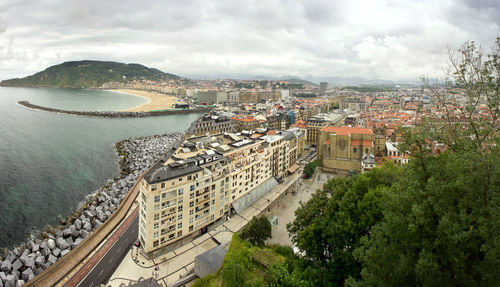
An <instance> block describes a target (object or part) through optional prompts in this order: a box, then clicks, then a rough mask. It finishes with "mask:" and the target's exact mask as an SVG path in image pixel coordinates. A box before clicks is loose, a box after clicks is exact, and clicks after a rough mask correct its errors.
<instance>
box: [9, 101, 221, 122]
mask: <svg viewBox="0 0 500 287" xmlns="http://www.w3.org/2000/svg"><path fill="white" fill-rule="evenodd" d="M17 103H18V104H20V105H22V106H25V107H27V108H30V109H35V110H42V111H47V112H52V113H60V114H68V115H77V116H87V117H106V118H142V117H154V116H168V115H179V114H192V113H207V112H210V111H211V110H212V108H202V109H187V110H164V111H152V112H118V111H71V110H61V109H54V108H49V107H43V106H39V105H35V104H32V103H30V102H28V101H19V102H17Z"/></svg>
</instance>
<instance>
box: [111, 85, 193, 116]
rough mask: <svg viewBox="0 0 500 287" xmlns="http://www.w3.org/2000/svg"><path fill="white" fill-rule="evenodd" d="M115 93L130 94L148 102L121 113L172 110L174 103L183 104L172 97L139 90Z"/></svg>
mask: <svg viewBox="0 0 500 287" xmlns="http://www.w3.org/2000/svg"><path fill="white" fill-rule="evenodd" d="M115 91H116V92H120V93H126V94H131V95H135V96H139V97H143V98H147V99H148V102H147V103H145V104H142V105H140V106H137V107H134V108H130V109H126V110H122V111H123V112H149V111H155V110H166V109H172V105H173V104H175V103H184V102H183V101H181V100H179V99H178V98H176V97H174V96H169V95H164V94H160V93H155V92H146V91H139V90H115Z"/></svg>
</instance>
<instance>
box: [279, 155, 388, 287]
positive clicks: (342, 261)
mask: <svg viewBox="0 0 500 287" xmlns="http://www.w3.org/2000/svg"><path fill="white" fill-rule="evenodd" d="M397 177H398V173H397V169H396V168H395V167H394V166H393V165H392V164H391V163H388V164H387V165H386V166H384V167H383V168H376V169H373V170H370V171H369V172H367V173H365V174H362V175H358V176H355V177H349V178H334V179H331V180H329V181H328V182H327V183H326V184H325V185H324V186H323V189H322V190H318V191H317V192H316V193H315V194H313V196H312V198H311V199H310V200H309V201H308V202H306V203H305V204H302V205H301V207H299V208H298V209H297V211H296V212H295V216H296V218H295V220H294V221H293V222H292V223H291V224H289V225H288V226H287V228H288V231H289V232H290V235H291V236H292V241H293V242H294V244H295V245H296V246H297V247H298V248H299V249H300V250H301V251H303V252H304V257H303V259H304V260H305V261H307V262H308V265H309V268H310V269H309V273H311V274H315V275H314V276H311V278H310V279H311V280H312V281H313V282H314V285H315V286H332V285H335V286H338V285H342V284H343V282H344V280H345V279H346V278H347V277H348V276H349V275H351V276H354V277H358V276H359V272H360V270H361V265H360V264H359V263H358V262H356V260H355V258H354V257H353V254H352V252H353V250H354V249H355V248H356V247H358V246H359V245H360V239H361V237H362V236H365V235H368V234H369V232H370V231H371V229H372V227H373V225H374V224H376V223H377V222H378V221H379V220H380V219H381V216H382V210H381V204H382V200H383V198H384V194H385V189H386V188H388V187H390V186H391V184H392V182H393V181H394V180H395V179H396V178H397ZM313 269H314V270H313Z"/></svg>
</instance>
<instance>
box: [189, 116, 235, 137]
mask: <svg viewBox="0 0 500 287" xmlns="http://www.w3.org/2000/svg"><path fill="white" fill-rule="evenodd" d="M233 131H234V125H233V122H231V120H230V119H229V118H227V117H223V116H218V115H211V114H206V115H203V116H201V117H200V118H198V119H197V120H196V121H194V122H193V123H192V124H191V126H190V127H189V129H188V130H187V132H186V133H187V134H188V135H191V136H193V135H194V136H200V135H205V134H207V133H209V134H220V133H228V132H233Z"/></svg>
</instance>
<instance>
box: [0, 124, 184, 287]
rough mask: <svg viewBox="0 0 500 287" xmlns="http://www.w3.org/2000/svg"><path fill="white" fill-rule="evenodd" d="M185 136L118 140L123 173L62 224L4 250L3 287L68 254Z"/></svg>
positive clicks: (0, 261) (1, 259)
mask: <svg viewBox="0 0 500 287" xmlns="http://www.w3.org/2000/svg"><path fill="white" fill-rule="evenodd" d="M182 138H183V134H182V133H174V134H168V135H162V136H151V137H142V138H132V139H127V140H123V141H120V142H118V143H117V144H116V145H115V148H116V151H117V153H118V154H119V156H120V167H121V176H120V177H119V178H114V179H109V180H108V181H107V182H106V184H105V185H104V186H103V187H101V188H100V189H99V190H97V191H95V192H94V193H92V194H90V195H88V196H87V198H86V199H85V200H84V201H82V202H81V203H80V204H79V206H78V208H77V210H76V211H75V212H74V213H73V214H71V215H69V216H67V217H66V218H64V219H62V220H61V225H59V226H47V227H45V229H44V230H43V231H42V232H40V233H39V234H38V235H37V236H33V237H32V238H30V240H29V241H28V242H27V243H23V244H20V245H19V246H16V247H15V248H13V249H11V250H5V252H4V253H3V254H0V287H3V286H13V287H14V286H21V285H22V284H24V283H25V282H28V281H29V280H31V279H32V278H33V277H34V276H36V275H38V274H40V273H41V272H42V271H43V270H45V269H47V268H48V267H49V266H51V265H52V264H54V263H56V262H57V260H58V259H59V258H61V257H63V256H65V255H66V254H68V253H69V252H70V251H71V249H73V248H74V247H76V246H77V245H78V244H80V243H81V242H82V241H83V240H84V239H85V238H87V237H88V236H89V235H90V234H91V233H92V231H93V230H95V229H96V228H97V227H99V226H100V225H101V224H102V223H103V222H104V221H105V220H106V219H107V218H108V217H110V216H111V214H113V212H114V211H115V210H116V209H117V207H118V205H119V204H120V203H121V201H122V200H123V198H125V196H126V195H127V193H128V192H129V191H130V189H131V188H132V186H133V185H134V183H135V181H136V180H137V178H139V176H140V175H141V174H142V173H143V172H144V171H145V170H146V169H147V168H148V167H149V166H150V165H151V164H153V163H154V162H156V161H157V160H158V159H160V158H161V157H163V156H164V155H165V153H167V152H168V151H170V150H171V149H172V147H173V146H174V145H175V144H176V143H177V142H179V141H181V140H182Z"/></svg>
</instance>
